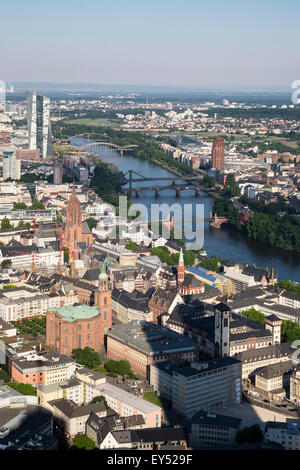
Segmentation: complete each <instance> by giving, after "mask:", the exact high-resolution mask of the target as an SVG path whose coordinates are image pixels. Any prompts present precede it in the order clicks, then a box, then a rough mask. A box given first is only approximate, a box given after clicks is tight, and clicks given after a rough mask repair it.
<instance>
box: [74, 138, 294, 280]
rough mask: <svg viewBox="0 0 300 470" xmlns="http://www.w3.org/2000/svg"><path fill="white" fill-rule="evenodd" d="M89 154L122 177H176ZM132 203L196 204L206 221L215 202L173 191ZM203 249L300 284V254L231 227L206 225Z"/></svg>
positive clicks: (106, 154) (143, 163) (140, 163)
mask: <svg viewBox="0 0 300 470" xmlns="http://www.w3.org/2000/svg"><path fill="white" fill-rule="evenodd" d="M86 142H87V139H83V138H81V137H75V138H73V139H72V144H73V145H79V146H82V145H84V143H86ZM90 150H92V151H93V153H94V154H97V155H99V156H100V157H101V159H102V160H103V161H104V162H108V163H112V164H114V165H116V166H117V167H118V168H119V169H120V170H121V171H122V172H123V173H126V172H127V171H128V170H133V171H136V172H137V173H140V174H141V175H143V176H149V175H151V177H167V176H173V174H172V173H171V172H169V171H168V170H165V169H164V168H161V167H160V166H158V165H156V164H153V163H152V162H149V161H148V160H141V159H138V158H135V157H133V156H132V155H130V154H128V153H126V154H124V155H123V156H120V154H119V152H115V151H111V150H106V149H102V148H101V149H100V148H97V147H96V146H95V147H93V149H90ZM170 183H171V182H170V181H158V182H153V183H152V182H151V183H149V182H140V183H138V187H146V186H149V185H151V186H169V185H170ZM133 186H134V185H133ZM133 201H134V202H137V203H143V204H145V205H146V206H147V208H148V209H150V207H151V204H157V203H158V202H159V203H160V204H162V203H166V204H169V205H172V204H174V203H178V204H180V205H181V206H183V204H192V205H193V207H195V205H196V204H203V205H204V216H205V217H209V212H210V211H211V209H212V207H213V204H214V200H213V198H212V197H210V196H207V195H206V193H203V192H201V193H200V196H199V197H197V198H195V196H194V192H193V191H190V190H185V191H182V192H181V197H180V198H179V199H177V198H176V196H175V191H174V190H164V191H161V193H160V198H159V199H155V194H154V191H141V194H140V199H136V200H135V198H134V197H133ZM204 249H205V250H206V252H207V254H208V256H211V255H216V256H217V257H219V258H223V259H228V258H232V259H234V260H235V261H236V262H239V263H240V262H246V263H249V264H255V265H256V266H258V267H260V266H268V267H269V268H270V267H271V266H272V264H273V266H274V268H275V271H276V272H277V273H278V278H279V279H280V280H282V279H290V280H291V281H296V282H300V270H299V266H300V253H294V252H289V251H284V250H280V249H278V248H274V247H271V246H267V245H265V244H263V243H260V242H256V241H255V240H251V239H249V238H247V237H246V236H245V235H244V234H242V233H240V232H238V231H237V230H235V229H234V228H232V227H229V226H226V225H223V226H222V228H221V229H215V228H212V227H210V226H209V223H208V222H205V225H204Z"/></svg>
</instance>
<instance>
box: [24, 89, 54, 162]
mask: <svg viewBox="0 0 300 470" xmlns="http://www.w3.org/2000/svg"><path fill="white" fill-rule="evenodd" d="M26 97H27V123H28V136H29V149H30V150H36V149H39V150H40V156H41V158H47V157H50V156H52V133H51V122H50V98H47V97H46V96H39V95H37V94H36V92H32V93H29V92H27V94H26Z"/></svg>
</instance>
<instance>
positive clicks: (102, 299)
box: [95, 263, 112, 338]
mask: <svg viewBox="0 0 300 470" xmlns="http://www.w3.org/2000/svg"><path fill="white" fill-rule="evenodd" d="M95 306H96V307H97V308H98V310H99V312H100V317H101V322H100V332H99V333H100V338H103V337H104V335H106V333H107V332H108V330H109V329H110V328H111V327H112V312H111V289H110V287H109V282H108V275H107V273H106V270H105V263H101V271H100V274H99V279H98V289H97V290H96V292H95Z"/></svg>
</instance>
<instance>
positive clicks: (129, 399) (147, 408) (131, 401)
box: [95, 383, 161, 413]
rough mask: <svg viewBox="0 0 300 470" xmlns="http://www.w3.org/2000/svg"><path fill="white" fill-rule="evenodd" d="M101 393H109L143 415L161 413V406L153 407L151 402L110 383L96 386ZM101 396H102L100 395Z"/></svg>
mask: <svg viewBox="0 0 300 470" xmlns="http://www.w3.org/2000/svg"><path fill="white" fill-rule="evenodd" d="M95 388H96V389H97V390H99V392H104V393H107V395H109V396H111V397H112V398H115V399H117V400H120V401H121V402H123V403H126V404H127V405H129V406H132V407H133V408H136V409H137V410H139V411H140V412H142V413H151V412H152V411H160V410H161V408H160V406H157V405H153V403H150V402H149V401H146V400H144V399H143V398H139V397H137V396H136V395H133V394H132V393H129V392H126V390H123V389H122V388H119V387H116V386H115V385H112V384H110V383H105V384H100V385H96V387H95ZM100 395H101V394H100Z"/></svg>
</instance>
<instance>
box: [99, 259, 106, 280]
mask: <svg viewBox="0 0 300 470" xmlns="http://www.w3.org/2000/svg"><path fill="white" fill-rule="evenodd" d="M100 264H101V273H100V274H99V279H107V274H106V272H105V262H103V263H100ZM100 264H99V266H100Z"/></svg>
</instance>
